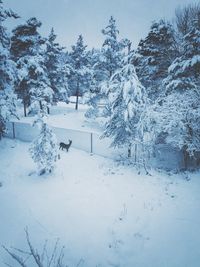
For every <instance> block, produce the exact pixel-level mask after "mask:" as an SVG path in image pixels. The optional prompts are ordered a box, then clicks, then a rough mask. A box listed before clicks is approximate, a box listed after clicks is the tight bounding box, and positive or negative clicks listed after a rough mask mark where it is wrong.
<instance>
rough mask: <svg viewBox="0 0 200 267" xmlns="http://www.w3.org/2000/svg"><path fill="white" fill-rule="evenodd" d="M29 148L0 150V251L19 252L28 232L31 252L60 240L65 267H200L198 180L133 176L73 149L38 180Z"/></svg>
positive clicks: (6, 145)
mask: <svg viewBox="0 0 200 267" xmlns="http://www.w3.org/2000/svg"><path fill="white" fill-rule="evenodd" d="M28 147H29V143H23V142H20V141H16V140H9V139H3V140H2V141H1V142H0V162H1V163H0V164H1V168H0V182H2V187H0V202H1V203H3V204H2V205H1V206H0V215H1V217H0V243H1V244H3V245H6V246H7V247H10V246H14V247H17V248H24V247H25V245H26V241H25V234H24V228H25V227H26V226H28V228H29V232H30V236H31V239H32V242H33V244H34V245H35V247H38V248H41V249H42V246H43V242H44V241H45V239H48V240H49V242H50V243H53V242H55V240H56V238H58V237H59V238H60V243H61V244H63V245H65V246H66V249H65V259H66V263H67V264H68V265H69V266H70V267H71V266H81V267H82V266H86V267H95V266H98V267H100V266H102V267H103V266H120V267H122V266H123V267H135V266H136V267H186V266H188V267H199V264H200V238H199V237H200V227H199V225H200V216H199V210H200V179H199V176H200V175H199V173H193V174H188V175H167V174H163V173H159V172H156V171H152V172H151V173H152V176H146V175H144V174H143V172H141V174H140V175H138V173H137V171H136V170H135V169H134V168H133V167H132V166H127V165H121V164H120V163H117V162H113V161H111V160H109V159H106V158H103V157H98V156H90V155H89V154H87V153H85V152H82V151H79V150H75V149H74V148H72V149H71V150H70V151H69V153H66V152H64V151H62V152H61V159H60V161H59V162H58V166H57V169H56V170H55V173H54V174H53V175H51V176H49V177H45V176H41V177H38V176H37V175H36V174H35V173H34V170H35V169H36V166H34V164H33V163H32V160H31V158H30V156H29V153H28ZM11 170H12V171H11ZM186 178H187V179H186ZM1 256H2V260H1V262H0V266H4V264H3V261H6V262H9V261H10V259H9V258H8V256H7V255H6V254H5V252H4V251H3V250H1ZM78 264H79V265H78Z"/></svg>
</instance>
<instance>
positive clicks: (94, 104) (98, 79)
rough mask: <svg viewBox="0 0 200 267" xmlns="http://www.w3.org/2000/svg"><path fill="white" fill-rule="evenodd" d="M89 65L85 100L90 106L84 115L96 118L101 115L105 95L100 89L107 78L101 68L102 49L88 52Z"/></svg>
mask: <svg viewBox="0 0 200 267" xmlns="http://www.w3.org/2000/svg"><path fill="white" fill-rule="evenodd" d="M88 59H89V65H90V73H91V76H90V86H89V91H88V92H87V93H86V94H85V102H86V103H87V104H88V105H89V106H90V108H89V109H88V111H87V112H86V114H85V116H86V117H89V118H92V117H93V118H96V117H98V116H101V115H102V108H100V106H102V104H103V103H106V99H107V96H106V94H105V93H104V92H103V91H102V90H101V89H102V87H101V86H102V83H103V82H104V81H105V80H106V79H107V75H106V73H105V70H104V69H103V68H102V65H101V64H102V51H101V50H98V49H92V50H91V51H89V52H88Z"/></svg>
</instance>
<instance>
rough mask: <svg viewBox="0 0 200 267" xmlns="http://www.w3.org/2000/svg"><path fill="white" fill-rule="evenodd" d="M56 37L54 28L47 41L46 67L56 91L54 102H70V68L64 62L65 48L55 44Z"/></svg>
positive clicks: (52, 86) (53, 88) (51, 84)
mask: <svg viewBox="0 0 200 267" xmlns="http://www.w3.org/2000/svg"><path fill="white" fill-rule="evenodd" d="M55 40H56V35H55V33H54V30H53V28H52V30H51V33H50V35H49V37H48V39H47V41H46V51H45V66H46V69H47V73H48V78H49V81H50V87H51V88H52V90H53V91H54V94H53V98H54V99H53V101H54V102H58V101H65V102H68V97H69V88H68V76H69V67H68V66H67V64H66V62H65V61H64V60H63V57H64V56H63V54H64V51H63V49H64V48H63V47H61V46H60V45H59V44H58V43H56V42H55Z"/></svg>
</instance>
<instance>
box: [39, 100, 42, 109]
mask: <svg viewBox="0 0 200 267" xmlns="http://www.w3.org/2000/svg"><path fill="white" fill-rule="evenodd" d="M39 104H40V110H42V101H41V100H40V101H39Z"/></svg>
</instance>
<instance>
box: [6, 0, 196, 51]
mask: <svg viewBox="0 0 200 267" xmlns="http://www.w3.org/2000/svg"><path fill="white" fill-rule="evenodd" d="M4 3H5V6H6V7H9V8H12V9H13V10H14V11H15V12H17V13H18V14H19V15H20V16H21V17H22V19H19V20H16V21H15V22H14V23H13V22H11V21H9V25H8V26H9V28H12V27H14V26H16V25H17V24H19V23H22V22H23V21H25V20H27V19H28V18H30V17H33V16H35V17H37V18H38V19H39V20H40V21H41V22H42V24H43V25H42V28H41V30H40V31H41V33H42V34H44V35H45V36H47V35H48V34H49V32H50V29H51V28H52V27H54V29H55V32H56V34H57V35H58V39H57V40H58V41H59V42H60V43H61V44H62V45H63V46H66V47H67V48H69V47H71V45H72V44H73V43H74V42H75V41H76V39H77V37H78V35H79V34H83V36H84V39H85V42H86V44H87V45H88V46H89V47H90V48H91V47H100V45H101V44H102V41H103V39H102V34H101V30H102V29H103V28H104V27H105V26H106V25H107V23H108V20H109V17H110V16H111V15H113V16H114V18H115V19H116V22H117V25H118V28H119V31H120V37H121V38H128V39H130V40H131V41H132V43H133V46H134V47H136V46H137V44H138V42H139V40H140V39H141V38H143V37H144V36H145V35H146V33H147V32H148V30H149V27H150V25H151V22H152V21H153V20H156V19H159V18H165V19H171V18H172V17H173V15H174V10H175V8H176V7H178V6H181V5H185V4H188V3H191V0H4Z"/></svg>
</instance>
